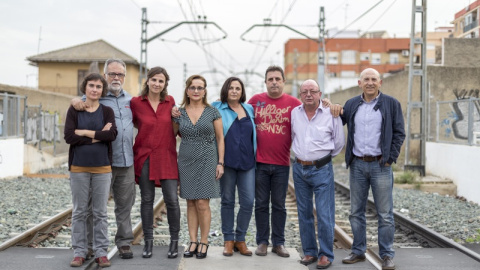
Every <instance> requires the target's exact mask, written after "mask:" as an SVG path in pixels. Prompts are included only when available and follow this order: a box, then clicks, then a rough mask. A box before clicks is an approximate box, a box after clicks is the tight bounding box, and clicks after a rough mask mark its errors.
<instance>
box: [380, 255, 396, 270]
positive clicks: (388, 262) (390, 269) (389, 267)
mask: <svg viewBox="0 0 480 270" xmlns="http://www.w3.org/2000/svg"><path fill="white" fill-rule="evenodd" d="M382 270H395V264H394V263H393V258H392V257H388V256H385V257H383V263H382Z"/></svg>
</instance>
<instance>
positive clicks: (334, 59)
mask: <svg viewBox="0 0 480 270" xmlns="http://www.w3.org/2000/svg"><path fill="white" fill-rule="evenodd" d="M327 63H328V64H334V65H337V64H338V52H329V53H328V62H327Z"/></svg>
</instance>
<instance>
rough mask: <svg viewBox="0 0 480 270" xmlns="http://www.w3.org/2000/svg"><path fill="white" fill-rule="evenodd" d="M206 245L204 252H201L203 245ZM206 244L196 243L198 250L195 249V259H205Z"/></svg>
mask: <svg viewBox="0 0 480 270" xmlns="http://www.w3.org/2000/svg"><path fill="white" fill-rule="evenodd" d="M204 246H205V247H206V249H205V252H202V250H203V247H204ZM208 247H209V245H208V244H204V243H200V244H198V250H197V259H205V258H206V257H207V251H208Z"/></svg>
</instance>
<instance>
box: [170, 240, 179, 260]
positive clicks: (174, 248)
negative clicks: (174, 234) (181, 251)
mask: <svg viewBox="0 0 480 270" xmlns="http://www.w3.org/2000/svg"><path fill="white" fill-rule="evenodd" d="M167 255H168V258H169V259H173V258H176V257H177V256H178V240H172V241H170V246H169V247H168V253H167Z"/></svg>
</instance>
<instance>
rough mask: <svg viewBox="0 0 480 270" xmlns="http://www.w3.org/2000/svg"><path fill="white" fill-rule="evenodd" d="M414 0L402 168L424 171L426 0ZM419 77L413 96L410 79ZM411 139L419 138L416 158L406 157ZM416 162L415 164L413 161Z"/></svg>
mask: <svg viewBox="0 0 480 270" xmlns="http://www.w3.org/2000/svg"><path fill="white" fill-rule="evenodd" d="M416 2H417V0H412V28H411V33H410V63H409V69H408V103H407V126H406V140H405V141H406V143H405V170H415V171H419V172H420V174H421V175H422V176H423V175H425V145H426V140H427V137H428V134H427V105H428V102H427V101H428V97H427V95H426V93H427V62H426V61H427V49H426V43H427V0H421V2H422V4H421V6H417V5H416ZM418 13H419V14H421V31H420V37H415V19H416V15H417V14H418ZM415 45H420V47H421V50H420V63H419V65H414V61H415V55H414V52H415ZM416 78H418V79H419V81H420V85H419V94H420V95H419V97H417V98H413V97H412V92H413V83H414V82H417V81H418V80H417V79H416ZM414 110H419V113H418V114H415V115H416V120H417V121H418V122H415V124H417V123H418V124H419V125H418V126H416V129H415V130H414V131H412V124H413V121H412V111H414ZM413 140H419V141H420V146H419V150H420V151H419V155H418V158H417V159H416V160H414V159H413V158H411V157H410V144H411V142H412V141H413ZM413 163H416V164H413Z"/></svg>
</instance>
